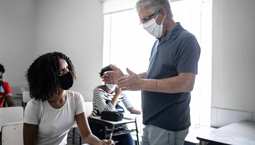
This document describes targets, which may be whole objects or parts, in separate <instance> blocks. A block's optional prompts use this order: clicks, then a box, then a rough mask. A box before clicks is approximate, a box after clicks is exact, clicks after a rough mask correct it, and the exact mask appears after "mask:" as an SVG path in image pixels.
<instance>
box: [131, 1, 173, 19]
mask: <svg viewBox="0 0 255 145" xmlns="http://www.w3.org/2000/svg"><path fill="white" fill-rule="evenodd" d="M141 7H145V8H148V9H151V10H152V11H154V12H156V11H159V10H160V9H161V8H165V9H166V10H167V11H168V12H169V13H168V14H169V15H170V17H172V12H171V8H170V4H169V1H168V0H138V1H137V3H136V8H137V10H138V11H139V9H140V8H141Z"/></svg>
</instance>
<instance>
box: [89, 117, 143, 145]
mask: <svg viewBox="0 0 255 145" xmlns="http://www.w3.org/2000/svg"><path fill="white" fill-rule="evenodd" d="M90 118H91V119H93V121H95V122H97V123H99V124H102V125H104V126H105V136H106V137H109V136H110V134H107V131H108V132H112V133H113V130H114V129H115V127H116V126H119V125H123V124H129V123H134V124H135V129H129V132H133V131H135V132H136V138H137V145H139V134H138V126H137V121H136V118H126V117H124V118H123V119H122V120H121V121H108V120H104V119H101V117H100V116H90Z"/></svg>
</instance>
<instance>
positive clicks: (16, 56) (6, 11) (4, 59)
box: [0, 0, 35, 88]
mask: <svg viewBox="0 0 255 145" xmlns="http://www.w3.org/2000/svg"><path fill="white" fill-rule="evenodd" d="M34 4H35V3H34V0H0V63H2V64H3V65H4V66H5V68H6V73H5V76H4V77H5V79H6V80H8V81H9V82H10V84H11V85H12V86H13V87H14V88H15V87H17V86H23V85H25V84H26V83H25V82H26V81H25V71H26V70H27V68H28V64H30V63H31V61H32V59H31V56H32V55H33V54H34V48H35V47H34V46H35V45H34V44H35V29H34V26H35V25H34V24H35V23H34Z"/></svg>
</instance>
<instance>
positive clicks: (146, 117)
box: [142, 23, 200, 131]
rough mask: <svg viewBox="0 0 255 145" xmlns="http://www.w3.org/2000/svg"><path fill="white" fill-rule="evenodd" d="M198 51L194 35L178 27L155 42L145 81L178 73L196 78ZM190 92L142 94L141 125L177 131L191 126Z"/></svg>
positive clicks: (145, 92) (178, 25)
mask: <svg viewBox="0 0 255 145" xmlns="http://www.w3.org/2000/svg"><path fill="white" fill-rule="evenodd" d="M199 56H200V47H199V44H198V42H197V40H196V38H195V36H194V35H192V34H191V33H189V32H188V31H186V30H185V29H183V28H182V26H181V25H180V24H179V23H177V25H176V26H175V27H174V28H173V29H172V30H171V31H169V32H168V33H167V34H166V36H164V37H163V38H161V39H160V40H157V41H156V42H155V43H154V46H153V48H152V51H151V57H150V65H149V68H148V71H147V76H146V78H148V79H163V78H169V77H174V76H177V75H178V74H180V73H193V74H197V65H198V60H199ZM189 103H190V92H186V93H185V92H183V93H175V94H171V93H158V92H149V91H142V107H143V123H144V124H145V125H155V126H157V127H160V128H163V129H166V130H171V131H178V130H183V129H186V128H188V127H189V126H190V108H189Z"/></svg>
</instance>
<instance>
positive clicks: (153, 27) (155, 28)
mask: <svg viewBox="0 0 255 145" xmlns="http://www.w3.org/2000/svg"><path fill="white" fill-rule="evenodd" d="M156 19H157V17H156V18H152V19H151V20H149V21H148V22H146V23H143V28H144V29H145V30H146V31H148V32H149V33H150V34H151V35H153V36H154V37H156V38H160V37H161V36H162V34H163V22H164V19H163V20H162V22H161V24H160V25H159V24H157V22H156Z"/></svg>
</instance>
